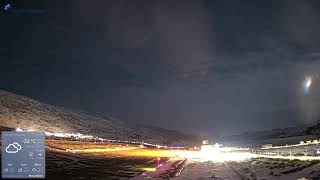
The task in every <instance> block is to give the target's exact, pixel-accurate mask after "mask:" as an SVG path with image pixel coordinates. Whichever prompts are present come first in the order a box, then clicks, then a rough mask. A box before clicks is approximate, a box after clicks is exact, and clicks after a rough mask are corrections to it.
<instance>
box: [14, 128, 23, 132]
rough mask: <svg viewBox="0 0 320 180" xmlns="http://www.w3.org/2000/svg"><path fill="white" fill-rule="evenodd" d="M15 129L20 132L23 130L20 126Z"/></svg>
mask: <svg viewBox="0 0 320 180" xmlns="http://www.w3.org/2000/svg"><path fill="white" fill-rule="evenodd" d="M15 131H17V132H21V131H23V130H22V129H21V128H16V129H15Z"/></svg>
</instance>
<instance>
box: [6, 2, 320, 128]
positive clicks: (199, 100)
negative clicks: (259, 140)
mask: <svg viewBox="0 0 320 180" xmlns="http://www.w3.org/2000/svg"><path fill="white" fill-rule="evenodd" d="M21 3H23V4H19V5H18V6H17V8H18V7H24V6H25V7H29V8H38V9H44V10H45V13H44V14H42V15H29V16H23V15H21V16H0V18H1V28H0V32H1V34H2V36H3V37H2V38H3V39H2V43H1V45H0V58H1V66H0V88H2V89H6V90H9V91H13V92H16V93H19V94H23V95H26V96H31V97H34V98H35V99H39V100H41V101H44V102H47V103H50V104H55V105H60V106H64V107H69V108H75V109H84V110H87V111H91V112H98V113H109V114H110V115H113V116H115V117H117V118H119V119H121V120H123V121H126V122H132V123H142V124H149V125H155V126H160V127H165V128H170V129H181V130H189V131H193V132H198V133H201V134H228V133H238V132H243V131H247V130H261V129H268V128H277V127H287V126H295V125H299V124H305V123H310V122H314V121H316V120H318V119H319V118H320V117H319V115H320V114H319V112H320V111H319V108H320V96H319V92H320V91H319V90H320V87H319V84H318V82H317V81H318V78H317V76H316V74H317V73H319V72H318V71H319V69H320V63H319V59H320V41H319V38H320V34H319V32H320V24H319V22H320V3H319V1H317V0H314V1H312V0H310V1H303V0H288V1H285V0H284V1H278V0H271V1H270V0H268V1H255V0H252V1H198V0H194V1H170V0H168V1H164V0H161V1H148V0H146V1H131V0H130V1H102V0H101V1H98V0H93V1H87V0H73V1H61V2H56V1H47V2H45V1H38V2H37V1H22V2H21ZM306 77H307V78H308V77H310V78H311V79H310V81H309V80H308V79H307V78H306Z"/></svg>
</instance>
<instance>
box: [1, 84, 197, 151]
mask: <svg viewBox="0 0 320 180" xmlns="http://www.w3.org/2000/svg"><path fill="white" fill-rule="evenodd" d="M0 126H2V127H9V128H18V127H19V128H22V129H31V130H44V131H48V132H67V133H68V132H78V133H82V134H88V135H94V136H98V137H103V138H108V139H119V140H139V141H145V142H149V143H158V144H167V145H187V144H189V145H191V144H193V143H197V141H198V139H197V138H196V137H195V136H192V135H185V134H183V133H180V132H178V131H172V130H166V129H162V128H150V127H144V126H137V125H135V126H133V125H128V124H126V123H124V122H122V121H119V120H117V119H114V118H112V117H111V116H109V115H94V114H90V113H88V112H84V111H74V110H68V109H65V108H61V107H57V106H53V105H49V104H45V103H41V102H39V101H36V100H33V99H31V98H28V97H25V96H20V95H16V94H13V93H10V92H7V91H3V90H0Z"/></svg>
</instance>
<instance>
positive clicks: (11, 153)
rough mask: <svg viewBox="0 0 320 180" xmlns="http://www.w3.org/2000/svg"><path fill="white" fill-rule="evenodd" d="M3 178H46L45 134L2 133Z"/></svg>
mask: <svg viewBox="0 0 320 180" xmlns="http://www.w3.org/2000/svg"><path fill="white" fill-rule="evenodd" d="M1 169H2V173H1V174H2V178H3V179H8V178H19V179H35V178H45V133H44V132H15V131H4V132H2V167H1Z"/></svg>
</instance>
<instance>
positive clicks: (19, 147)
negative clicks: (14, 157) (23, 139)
mask: <svg viewBox="0 0 320 180" xmlns="http://www.w3.org/2000/svg"><path fill="white" fill-rule="evenodd" d="M12 144H13V145H14V146H15V147H17V148H18V150H19V151H20V150H21V148H22V147H21V146H20V144H18V143H17V142H14V143H12Z"/></svg>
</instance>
